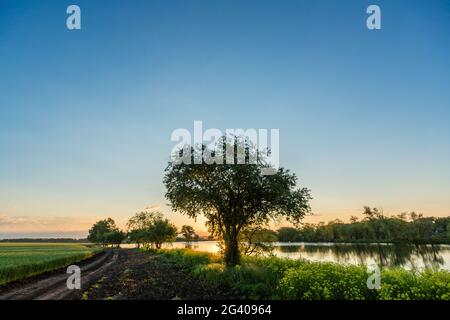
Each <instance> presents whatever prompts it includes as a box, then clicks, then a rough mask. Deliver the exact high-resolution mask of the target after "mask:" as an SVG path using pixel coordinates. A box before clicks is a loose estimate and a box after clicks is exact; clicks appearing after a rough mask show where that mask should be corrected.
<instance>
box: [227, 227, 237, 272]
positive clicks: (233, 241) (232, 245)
mask: <svg viewBox="0 0 450 320" xmlns="http://www.w3.org/2000/svg"><path fill="white" fill-rule="evenodd" d="M239 258H240V255H239V243H238V237H237V234H236V233H233V232H231V234H230V235H228V236H226V237H225V257H224V259H225V264H226V265H227V266H228V267H234V266H235V265H237V264H238V263H239Z"/></svg>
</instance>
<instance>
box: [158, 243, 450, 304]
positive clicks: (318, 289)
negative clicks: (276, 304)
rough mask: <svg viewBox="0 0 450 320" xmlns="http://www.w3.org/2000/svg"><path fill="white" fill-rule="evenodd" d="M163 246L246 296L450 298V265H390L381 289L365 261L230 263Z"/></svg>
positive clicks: (199, 273)
mask: <svg viewBox="0 0 450 320" xmlns="http://www.w3.org/2000/svg"><path fill="white" fill-rule="evenodd" d="M158 252H159V253H160V256H161V257H162V258H164V259H168V260H169V261H171V262H173V263H176V264H177V265H179V266H180V267H182V268H184V269H185V270H186V271H188V272H189V273H191V274H192V275H194V276H195V277H197V278H199V279H202V280H204V281H208V282H211V283H214V284H215V285H217V286H220V287H221V288H224V289H228V290H230V292H232V293H236V294H238V295H239V296H240V297H241V298H244V299H308V300H328V299H330V300H373V299H381V300H391V299H400V300H409V299H427V300H431V299H441V300H449V299H450V272H448V271H432V270H425V271H423V272H414V271H407V270H404V269H384V270H382V271H381V289H380V290H370V289H368V288H367V278H368V274H367V272H366V268H365V266H353V265H341V264H336V263H318V262H308V261H305V260H289V259H281V258H276V257H268V258H262V257H248V256H246V257H243V259H242V263H241V265H238V266H235V267H230V268H227V267H225V266H224V265H223V263H222V261H221V259H220V257H219V256H217V255H213V254H210V253H206V252H196V251H192V250H185V249H180V250H160V251H158Z"/></svg>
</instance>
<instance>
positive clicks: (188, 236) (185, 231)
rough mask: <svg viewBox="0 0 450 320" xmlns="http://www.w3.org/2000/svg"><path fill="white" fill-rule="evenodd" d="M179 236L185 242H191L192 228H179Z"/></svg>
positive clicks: (193, 234) (193, 236) (192, 236)
mask: <svg viewBox="0 0 450 320" xmlns="http://www.w3.org/2000/svg"><path fill="white" fill-rule="evenodd" d="M181 234H182V235H183V238H184V240H185V241H186V242H191V241H192V240H194V239H195V236H196V234H195V230H194V228H193V227H192V226H188V225H184V226H182V227H181Z"/></svg>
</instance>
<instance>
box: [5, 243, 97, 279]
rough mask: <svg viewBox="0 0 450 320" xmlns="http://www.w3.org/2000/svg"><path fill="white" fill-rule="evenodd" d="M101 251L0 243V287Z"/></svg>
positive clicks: (82, 246)
mask: <svg viewBox="0 0 450 320" xmlns="http://www.w3.org/2000/svg"><path fill="white" fill-rule="evenodd" d="M100 250H101V249H100V248H98V247H91V246H88V245H85V244H78V243H0V285H3V284H5V283H8V282H11V281H15V280H19V279H24V278H27V277H30V276H34V275H37V274H40V273H43V272H47V271H52V270H55V269H58V268H62V267H65V266H67V265H70V264H73V263H75V262H78V261H81V260H84V259H87V258H90V257H92V256H93V255H94V254H96V253H98V252H99V251H100Z"/></svg>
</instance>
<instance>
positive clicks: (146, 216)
mask: <svg viewBox="0 0 450 320" xmlns="http://www.w3.org/2000/svg"><path fill="white" fill-rule="evenodd" d="M350 221H351V222H350V223H344V222H342V221H341V220H333V221H330V222H328V223H327V224H325V223H323V222H320V223H317V224H312V223H305V224H303V225H302V226H301V227H299V228H295V227H282V228H279V229H278V230H276V231H275V230H271V229H269V228H263V227H260V226H258V227H252V228H246V229H245V230H244V231H243V232H242V233H241V235H240V237H239V250H240V252H241V253H243V254H245V255H250V254H259V253H262V252H265V251H268V250H269V249H270V247H271V246H270V243H273V242H275V241H279V242H408V243H416V244H419V243H442V244H444V243H450V217H442V218H435V217H424V216H423V215H422V214H417V213H415V212H411V213H401V214H398V215H393V216H389V217H386V216H384V215H383V213H382V211H381V210H379V209H377V208H373V209H372V208H369V207H365V208H364V212H363V218H361V219H359V218H358V217H355V216H353V217H351V218H350ZM180 235H181V239H182V240H184V241H186V242H191V241H198V240H200V237H199V236H198V234H197V233H196V232H195V230H194V228H193V227H192V226H189V225H184V226H182V227H181V229H180V230H179V231H178V230H177V228H176V226H175V225H174V224H173V223H171V222H170V221H169V220H168V219H163V215H162V214H161V213H159V212H140V213H137V214H135V215H134V216H133V217H132V218H131V219H129V221H128V223H127V232H123V231H121V230H119V228H118V227H117V226H116V224H115V222H114V220H113V219H111V218H108V219H105V220H101V221H98V222H97V223H96V224H94V226H93V227H92V228H91V229H90V230H89V236H88V240H89V241H91V242H94V243H98V244H101V245H104V246H106V245H112V246H119V245H120V244H121V243H123V242H125V241H126V242H129V243H135V244H136V245H137V247H138V248H139V247H141V246H142V247H145V248H161V246H162V244H163V243H165V242H173V241H175V240H176V239H177V237H178V236H180ZM208 239H212V237H208ZM219 240H220V239H219ZM220 245H221V246H222V247H223V246H224V244H223V243H220Z"/></svg>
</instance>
